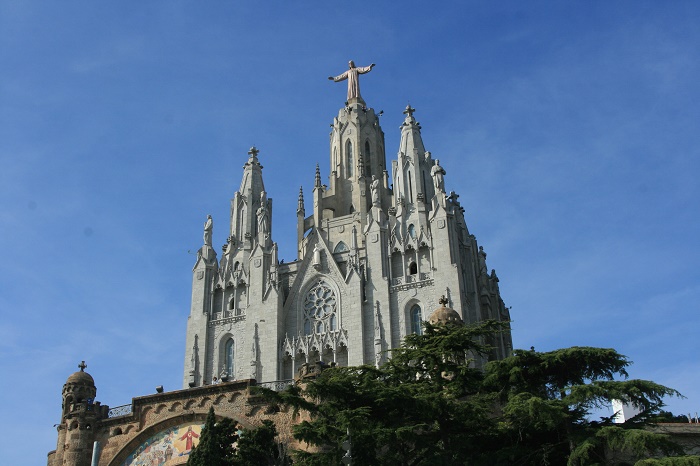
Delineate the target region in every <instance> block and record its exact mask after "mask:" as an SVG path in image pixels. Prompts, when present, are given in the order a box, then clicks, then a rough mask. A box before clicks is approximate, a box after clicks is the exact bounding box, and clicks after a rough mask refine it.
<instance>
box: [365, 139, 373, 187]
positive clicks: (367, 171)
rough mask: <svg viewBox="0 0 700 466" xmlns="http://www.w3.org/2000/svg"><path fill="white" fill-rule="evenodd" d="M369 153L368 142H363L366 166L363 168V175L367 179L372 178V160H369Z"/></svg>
mask: <svg viewBox="0 0 700 466" xmlns="http://www.w3.org/2000/svg"><path fill="white" fill-rule="evenodd" d="M371 155H372V153H371V151H370V148H369V141H365V156H364V159H365V163H366V164H367V166H366V167H365V175H366V176H367V178H372V158H371Z"/></svg>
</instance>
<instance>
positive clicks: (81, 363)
mask: <svg viewBox="0 0 700 466" xmlns="http://www.w3.org/2000/svg"><path fill="white" fill-rule="evenodd" d="M78 367H79V368H80V372H84V371H85V368H86V367H87V364H85V361H80V364H78Z"/></svg>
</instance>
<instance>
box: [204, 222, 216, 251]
mask: <svg viewBox="0 0 700 466" xmlns="http://www.w3.org/2000/svg"><path fill="white" fill-rule="evenodd" d="M213 229H214V221H213V220H212V219H211V215H207V221H206V222H204V245H205V246H211V234H212V230H213Z"/></svg>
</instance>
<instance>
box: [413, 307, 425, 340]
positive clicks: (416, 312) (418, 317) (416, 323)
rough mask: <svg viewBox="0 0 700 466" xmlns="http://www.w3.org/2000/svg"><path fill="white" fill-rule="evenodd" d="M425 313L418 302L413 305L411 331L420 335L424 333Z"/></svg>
mask: <svg viewBox="0 0 700 466" xmlns="http://www.w3.org/2000/svg"><path fill="white" fill-rule="evenodd" d="M422 323H423V315H422V314H421V310H420V306H419V305H418V304H415V305H413V307H412V308H411V332H412V333H416V334H418V335H422V334H423V326H422V325H421V324H422Z"/></svg>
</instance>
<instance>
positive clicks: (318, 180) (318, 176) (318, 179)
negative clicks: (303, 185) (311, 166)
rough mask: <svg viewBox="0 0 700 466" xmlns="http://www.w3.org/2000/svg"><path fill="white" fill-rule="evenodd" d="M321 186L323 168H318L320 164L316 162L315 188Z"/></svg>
mask: <svg viewBox="0 0 700 466" xmlns="http://www.w3.org/2000/svg"><path fill="white" fill-rule="evenodd" d="M320 187H321V169H320V168H318V164H316V178H315V179H314V188H320Z"/></svg>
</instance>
